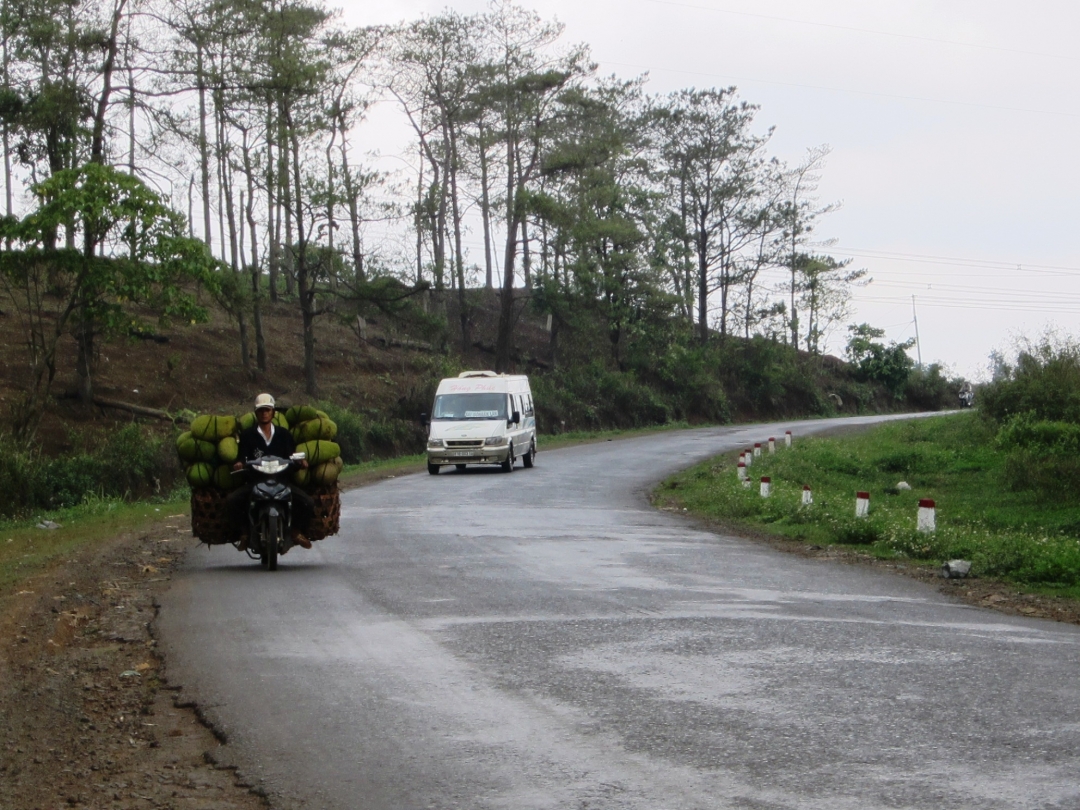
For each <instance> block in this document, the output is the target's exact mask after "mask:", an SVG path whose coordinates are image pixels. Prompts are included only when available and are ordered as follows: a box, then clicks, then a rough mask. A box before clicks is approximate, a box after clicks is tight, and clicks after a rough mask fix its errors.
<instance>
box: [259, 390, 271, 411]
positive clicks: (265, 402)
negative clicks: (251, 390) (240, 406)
mask: <svg viewBox="0 0 1080 810" xmlns="http://www.w3.org/2000/svg"><path fill="white" fill-rule="evenodd" d="M273 407H274V398H273V397H272V396H270V395H269V394H259V395H258V396H257V397H255V410H257V411H261V410H262V409H263V408H273Z"/></svg>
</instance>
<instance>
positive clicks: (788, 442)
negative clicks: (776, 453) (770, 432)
mask: <svg viewBox="0 0 1080 810" xmlns="http://www.w3.org/2000/svg"><path fill="white" fill-rule="evenodd" d="M784 447H791V431H790V430H785V431H784Z"/></svg>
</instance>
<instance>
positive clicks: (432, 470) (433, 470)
mask: <svg viewBox="0 0 1080 810" xmlns="http://www.w3.org/2000/svg"><path fill="white" fill-rule="evenodd" d="M427 471H428V473H429V474H431V475H438V474H439V465H438V464H431V463H430V462H429V463H428V465H427Z"/></svg>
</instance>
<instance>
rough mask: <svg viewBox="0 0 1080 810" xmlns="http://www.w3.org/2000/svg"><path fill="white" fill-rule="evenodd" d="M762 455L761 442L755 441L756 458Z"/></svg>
mask: <svg viewBox="0 0 1080 810" xmlns="http://www.w3.org/2000/svg"><path fill="white" fill-rule="evenodd" d="M760 455H761V442H754V458H757V457H758V456H760Z"/></svg>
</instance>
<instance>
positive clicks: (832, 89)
mask: <svg viewBox="0 0 1080 810" xmlns="http://www.w3.org/2000/svg"><path fill="white" fill-rule="evenodd" d="M597 62H599V63H601V64H606V65H618V66H619V67H628V68H634V69H635V70H644V71H646V72H650V73H651V72H652V71H654V70H661V71H664V72H666V73H685V74H686V75H688V76H706V77H708V78H710V79H724V80H725V81H734V82H750V83H752V84H772V85H776V86H778V87H796V88H798V89H800V90H824V91H826V92H830V93H850V94H853V95H857V96H869V97H871V98H892V99H899V100H901V101H922V102H929V103H931V104H951V105H954V106H958V107H976V108H979V109H984V110H997V111H1001V112H1016V113H1031V114H1034V115H1054V116H1059V117H1064V118H1078V117H1080V113H1071V112H1062V111H1060V110H1036V109H1031V108H1029V107H1006V106H1004V105H1001V104H980V103H979V102H977V101H954V100H952V99H945V98H928V97H926V96H904V95H900V94H898V93H880V92H875V91H873V90H851V89H848V88H845V87H826V86H824V85H819V84H799V83H797V82H778V81H773V80H770V79H755V78H748V77H745V76H731V75H729V74H722V73H704V72H702V71H697V70H685V69H683V68H665V67H649V66H648V65H636V64H633V63H632V62H616V61H614V60H612V59H597Z"/></svg>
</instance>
